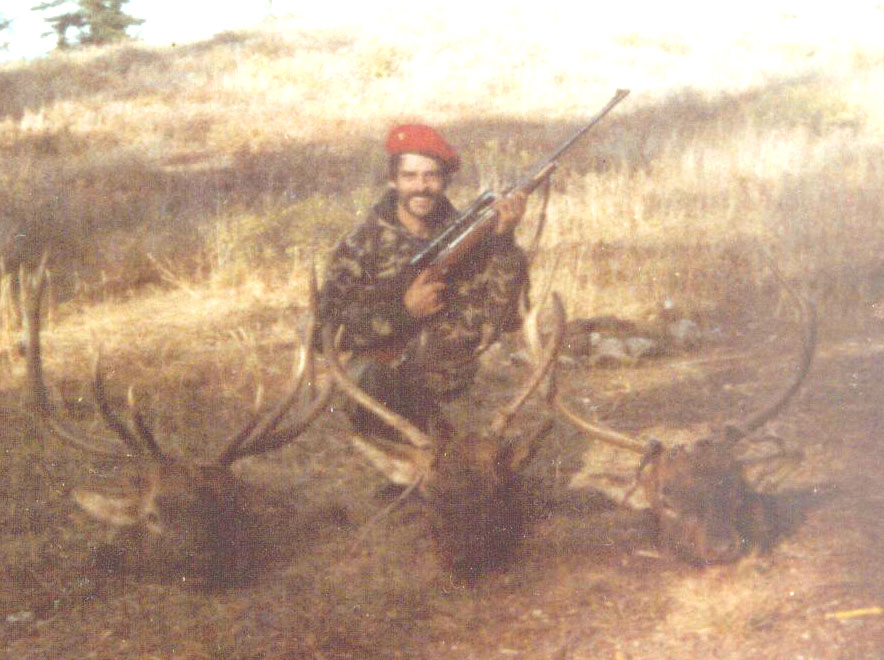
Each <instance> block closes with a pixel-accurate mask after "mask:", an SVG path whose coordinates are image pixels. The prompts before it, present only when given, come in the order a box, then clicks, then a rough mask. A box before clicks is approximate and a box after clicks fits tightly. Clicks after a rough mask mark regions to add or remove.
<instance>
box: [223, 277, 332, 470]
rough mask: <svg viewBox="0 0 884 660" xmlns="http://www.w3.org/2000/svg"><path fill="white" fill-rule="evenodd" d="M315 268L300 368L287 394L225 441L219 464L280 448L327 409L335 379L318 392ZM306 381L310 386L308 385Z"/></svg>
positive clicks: (299, 363) (299, 361)
mask: <svg viewBox="0 0 884 660" xmlns="http://www.w3.org/2000/svg"><path fill="white" fill-rule="evenodd" d="M316 289H317V287H316V268H315V266H311V268H310V281H309V309H310V322H309V323H308V324H307V330H306V338H305V339H304V342H303V343H302V346H301V351H300V358H299V360H298V363H297V368H296V369H295V371H294V374H293V376H292V383H291V385H290V386H289V388H288V392H287V394H286V396H285V398H284V399H283V400H282V401H280V402H279V403H278V404H277V405H276V407H275V408H273V409H272V410H271V411H270V412H269V413H267V414H266V415H264V416H263V417H259V416H256V417H255V418H253V419H252V420H250V421H249V422H248V423H247V424H246V425H245V426H244V427H243V428H242V429H240V430H239V431H238V432H237V433H235V434H233V435H232V436H231V437H230V438H229V439H228V440H227V442H226V446H225V449H224V450H223V451H222V453H221V455H220V456H219V457H218V461H217V462H218V463H219V464H220V465H230V464H231V463H233V462H234V461H236V460H238V459H240V458H243V457H245V456H254V455H257V454H262V453H264V452H267V451H271V450H273V449H278V448H279V447H282V446H283V445H285V444H287V443H288V442H291V441H292V440H293V439H294V438H296V437H297V436H299V435H300V434H301V433H303V432H304V430H305V429H306V428H307V426H309V425H310V423H311V422H312V421H313V420H314V419H315V418H316V417H317V416H318V415H319V414H320V413H321V412H322V411H323V410H324V409H325V407H326V405H327V404H328V401H329V398H330V397H331V394H332V391H333V389H334V379H332V378H327V379H326V381H325V383H324V384H323V386H322V387H321V388H320V389H319V391H318V392H316V391H314V389H315V388H314V382H313V380H314V376H315V373H316V369H315V364H314V346H313V344H314V335H315V334H316V318H317V301H316V299H317V293H316ZM305 385H306V386H307V387H306V388H305ZM305 389H306V390H307V393H306V394H307V397H308V400H307V401H306V402H304V403H302V404H301V406H300V407H299V408H298V414H296V415H295V419H294V420H292V421H291V422H289V423H287V424H285V425H284V426H282V427H281V428H280V427H279V424H280V422H282V420H283V418H284V417H285V416H286V415H287V414H288V413H289V412H290V411H291V409H292V408H293V407H294V406H295V403H296V402H297V401H298V399H300V398H303V397H302V395H303V394H304V393H305V392H304V390H305Z"/></svg>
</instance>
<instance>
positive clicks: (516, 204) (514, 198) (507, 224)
mask: <svg viewBox="0 0 884 660" xmlns="http://www.w3.org/2000/svg"><path fill="white" fill-rule="evenodd" d="M527 202H528V196H527V195H526V194H525V193H523V192H522V191H520V190H517V191H516V192H514V193H511V194H509V195H507V196H505V197H501V198H500V199H498V200H497V201H496V202H494V208H495V209H497V226H496V227H495V228H494V233H495V234H506V233H507V232H510V231H512V230H513V229H515V227H516V225H517V224H519V222H521V220H522V216H524V215H525V206H526V205H527Z"/></svg>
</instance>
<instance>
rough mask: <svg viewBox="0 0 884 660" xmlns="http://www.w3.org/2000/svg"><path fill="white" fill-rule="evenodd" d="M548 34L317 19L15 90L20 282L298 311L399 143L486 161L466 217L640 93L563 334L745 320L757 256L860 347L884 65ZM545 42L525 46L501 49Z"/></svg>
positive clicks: (49, 64) (21, 82)
mask: <svg viewBox="0 0 884 660" xmlns="http://www.w3.org/2000/svg"><path fill="white" fill-rule="evenodd" d="M561 11H562V10H558V9H554V10H552V13H551V14H550V16H553V15H559V14H560V13H561ZM556 12H558V13H556ZM550 16H546V17H544V18H542V19H541V18H539V17H538V16H536V15H534V14H533V13H531V12H530V11H528V10H525V9H514V10H513V12H512V15H510V16H508V17H507V18H506V20H505V21H500V17H499V16H498V17H496V18H497V19H498V20H497V21H496V22H497V23H501V22H502V23H503V25H501V26H500V27H499V28H498V29H499V30H500V34H497V33H496V32H495V35H496V36H497V37H498V38H496V39H494V40H490V41H493V44H494V47H487V48H484V49H482V48H479V47H477V45H476V42H475V41H474V36H476V35H474V34H473V32H472V30H474V29H478V28H475V27H474V26H468V27H466V28H465V29H461V30H460V31H459V32H458V33H457V34H458V36H457V37H455V38H454V41H453V42H452V40H451V36H450V33H445V32H444V31H439V27H440V25H444V24H445V23H444V21H447V20H448V19H446V18H445V17H444V16H443V15H441V14H440V15H438V16H435V17H434V20H435V21H436V22H435V23H432V25H433V26H434V27H433V28H432V29H431V28H429V27H427V28H418V29H411V30H408V31H396V30H395V29H394V27H393V26H387V28H386V29H385V30H376V29H364V30H362V31H360V32H354V31H350V30H348V29H346V28H341V27H337V28H335V27H330V25H331V24H330V23H327V22H326V23H323V22H322V21H323V19H321V18H315V19H314V22H313V23H312V24H311V23H310V21H309V20H307V19H306V18H305V17H300V18H299V19H298V21H299V22H289V23H285V22H279V23H277V24H274V25H270V26H268V27H267V28H266V29H264V30H263V31H257V32H251V33H246V32H236V33H233V32H232V33H224V34H221V35H218V36H217V37H215V38H214V39H212V40H210V41H208V42H204V43H201V44H194V45H189V46H183V47H179V48H177V49H175V50H163V49H158V48H151V47H146V46H139V45H124V46H118V47H113V48H108V49H103V50H86V51H83V52H74V53H68V54H63V55H53V56H51V57H48V58H45V59H42V60H38V61H35V62H33V63H30V64H19V65H6V66H4V67H3V68H2V69H0V78H2V79H3V81H4V83H5V84H6V86H7V88H8V89H10V90H11V93H10V94H7V95H4V99H3V101H2V105H0V117H4V119H3V120H2V121H0V146H2V149H3V152H4V160H3V164H2V166H0V184H2V186H0V189H2V190H3V193H2V195H3V202H4V204H3V209H4V210H3V213H4V214H5V222H7V223H9V224H10V225H12V226H16V227H20V228H22V229H23V231H21V232H19V234H20V236H19V238H17V239H10V240H9V241H7V245H5V246H4V254H5V256H6V257H7V260H8V261H9V263H10V264H11V265H12V266H13V267H14V266H16V265H17V263H18V262H19V261H20V260H22V259H24V260H26V261H31V260H33V259H34V258H35V255H36V254H39V253H40V252H41V251H42V250H43V249H45V248H47V247H48V248H49V249H50V250H51V251H52V252H53V253H54V255H55V258H56V260H57V264H58V267H57V269H56V270H57V271H59V272H58V273H57V275H58V284H59V290H60V291H62V292H63V293H62V295H63V296H67V295H70V293H72V292H74V293H78V294H80V295H83V296H86V297H89V298H91V299H95V298H96V297H97V298H99V299H101V298H104V297H107V296H108V295H111V296H119V295H121V294H124V293H125V292H126V291H128V290H131V289H137V288H142V287H144V286H146V285H154V286H167V285H169V284H181V285H186V286H188V287H195V286H203V285H210V286H213V287H218V286H221V287H224V286H238V285H240V284H243V283H244V282H247V281H249V280H255V279H258V280H261V281H263V282H264V283H265V285H266V286H268V288H269V287H273V286H276V285H282V284H284V283H285V281H286V280H287V279H288V277H289V273H290V272H291V269H292V268H293V265H292V264H293V263H295V264H298V263H299V262H302V261H303V260H304V256H305V255H314V254H317V253H319V254H323V253H325V252H326V251H327V250H328V248H329V247H330V246H331V245H332V244H333V242H334V240H335V239H336V237H337V236H339V235H340V233H341V232H342V231H343V230H344V229H345V228H346V227H347V226H350V225H351V224H352V222H353V218H355V217H356V216H357V215H358V214H359V213H360V212H362V211H364V209H365V207H366V206H367V205H368V204H370V203H371V200H372V198H373V197H374V196H376V194H377V190H378V186H379V184H380V182H381V180H382V178H383V171H384V163H383V159H382V157H381V154H379V153H378V152H379V149H378V144H379V142H380V138H381V136H382V133H383V131H384V129H385V127H386V126H387V125H389V124H390V123H392V122H394V121H399V120H403V119H415V118H420V119H424V120H427V121H431V122H434V123H436V124H439V125H441V126H443V127H444V128H445V130H446V132H447V133H448V135H449V137H450V138H451V139H452V140H453V141H454V142H455V143H456V144H458V145H459V146H460V147H461V148H462V150H463V153H464V156H465V158H466V166H465V168H464V171H463V173H462V174H461V176H460V178H459V183H458V185H457V186H456V188H455V189H454V190H453V193H454V196H455V198H456V199H457V201H459V202H465V201H467V200H468V199H469V198H470V197H471V196H472V195H473V194H475V192H477V191H478V190H479V189H480V188H481V187H484V186H487V185H500V184H501V183H505V182H506V181H508V180H511V179H512V178H513V177H514V176H515V175H516V174H518V173H519V172H520V171H521V170H522V168H523V167H524V166H525V165H527V164H528V163H530V162H532V161H533V159H535V158H536V157H538V156H539V155H540V154H541V153H542V152H543V151H544V150H545V149H549V148H550V147H551V146H552V145H554V144H555V143H556V142H558V141H560V140H561V139H562V138H563V137H564V136H566V135H568V134H570V131H571V130H573V128H574V127H575V126H577V125H578V122H579V121H580V120H581V119H582V118H584V117H586V116H587V115H588V114H589V113H590V112H591V111H592V110H593V109H594V108H596V107H598V106H600V105H601V103H602V102H603V101H604V100H605V99H606V98H608V96H609V95H610V94H611V92H612V91H613V89H614V88H615V87H619V86H625V85H627V84H628V85H629V86H631V87H632V88H633V90H634V92H633V95H632V96H631V97H630V98H629V99H628V100H627V101H626V102H625V103H624V104H623V105H622V106H621V107H620V108H618V109H617V110H616V111H615V113H614V114H613V115H612V117H610V118H609V119H608V120H606V122H605V124H603V125H602V126H600V127H599V129H598V130H597V131H595V133H594V134H593V136H592V138H591V139H590V140H588V141H587V143H586V144H584V145H582V146H581V147H580V148H578V149H577V151H576V153H574V154H572V155H569V156H568V157H567V159H566V160H565V161H564V163H563V169H562V171H561V173H560V174H559V176H558V178H557V184H556V194H555V196H554V198H553V203H552V206H551V214H550V215H551V220H550V226H549V228H548V229H547V232H546V235H545V237H544V240H543V244H542V245H543V250H542V252H541V254H540V255H539V262H540V263H539V267H538V269H537V270H538V276H537V278H538V279H539V280H543V279H544V278H545V277H547V276H551V271H552V264H553V263H556V264H558V268H557V270H556V272H555V275H554V276H555V279H556V287H557V288H558V289H560V290H562V291H563V292H565V294H566V296H567V298H568V303H569V312H571V313H572V314H579V315H586V314H592V313H604V312H610V311H617V312H620V313H624V314H628V315H635V314H646V313H648V312H649V311H650V310H653V309H654V308H655V307H656V306H657V305H659V303H660V302H661V301H662V300H663V299H667V298H668V299H674V301H675V302H677V303H679V304H680V305H681V306H682V307H685V308H687V309H688V310H689V311H695V312H700V313H708V312H709V311H710V310H712V309H715V308H719V307H721V306H727V305H731V304H734V302H735V301H736V302H739V301H740V300H742V299H744V298H746V297H751V296H752V295H753V290H755V289H757V288H758V287H759V286H760V285H761V284H762V283H763V282H765V281H767V279H768V276H767V275H766V274H765V273H764V272H763V268H762V266H761V265H760V263H759V260H758V259H757V258H756V257H755V256H753V255H752V254H751V248H750V247H749V246H750V245H751V244H752V242H753V241H756V240H758V241H760V242H761V243H762V244H763V245H765V246H766V247H767V248H768V249H769V250H770V251H772V252H773V253H774V254H775V255H776V256H777V258H778V260H779V261H780V262H781V264H782V267H783V268H784V269H785V270H786V271H787V273H788V274H789V275H790V276H792V277H794V278H797V279H801V280H804V281H806V282H809V283H810V284H811V286H813V287H814V288H815V289H816V290H817V292H818V295H819V298H820V299H821V303H822V304H823V305H824V306H827V307H828V308H829V309H831V310H832V311H833V312H835V313H837V314H838V316H839V317H845V316H846V317H848V318H849V319H850V320H852V321H855V322H859V323H862V322H864V320H865V316H866V312H867V311H868V310H867V308H868V306H869V305H871V304H873V303H875V302H877V301H878V299H879V298H880V297H882V296H884V271H882V267H881V265H880V259H879V255H880V254H881V252H882V249H881V248H882V246H881V239H880V232H879V231H877V225H878V221H879V218H880V216H881V213H882V208H881V206H882V202H881V199H880V195H879V194H878V191H880V190H881V189H882V184H884V181H882V178H884V173H882V167H881V165H880V163H881V162H882V153H881V151H882V150H881V147H880V137H881V134H882V123H881V119H880V117H881V116H882V113H881V112H880V109H881V105H882V103H884V99H882V98H881V96H880V94H879V93H877V92H876V91H875V90H878V89H881V88H882V84H881V83H882V80H881V76H882V74H881V70H882V69H881V66H880V64H881V62H882V58H884V54H882V53H881V51H880V50H876V49H875V48H874V47H873V46H868V45H857V46H854V47H848V48H844V47H843V45H841V44H834V43H827V42H819V41H817V42H814V41H813V40H812V39H811V38H810V37H807V36H806V35H804V36H802V35H801V34H797V33H796V34H791V33H788V32H784V34H783V36H782V37H781V38H780V39H773V40H770V41H759V42H752V41H749V40H747V39H746V37H745V36H744V35H743V34H741V33H740V32H739V31H738V30H736V28H735V30H734V31H733V33H732V34H726V35H725V36H724V37H723V38H722V40H721V42H720V43H712V42H710V41H707V42H693V41H691V40H690V38H689V37H686V36H685V37H682V36H678V34H677V33H667V32H666V30H665V29H664V28H662V27H661V28H659V29H657V30H655V29H650V28H649V29H648V30H647V31H645V32H642V33H639V32H625V33H618V32H616V31H614V32H611V33H604V31H600V30H598V29H597V28H593V29H594V30H596V32H598V33H596V32H592V33H591V38H587V32H586V29H585V26H584V27H581V28H579V29H578V26H576V25H575V26H573V27H569V28H565V27H563V26H567V25H569V23H568V21H564V22H557V21H555V20H553V19H552V18H550ZM560 17H561V16H560ZM353 20H354V21H355V20H356V19H355V18H354V19H353ZM397 20H398V19H397ZM439 21H443V23H439ZM427 25H430V23H428V24H427ZM529 25H530V26H531V30H527V31H526V32H524V33H523V32H519V34H520V39H519V41H518V42H517V43H516V42H512V41H507V40H506V39H505V38H503V36H501V35H503V34H508V33H509V32H508V31H507V30H508V29H509V30H513V29H515V28H516V27H519V26H521V27H527V26H529ZM525 33H527V34H528V35H529V37H528V41H525V39H524V38H523V36H524V34H525ZM393 34H395V35H396V38H395V39H394V38H393V37H392V35H393ZM446 34H447V35H448V36H444V35H446ZM403 35H407V36H403ZM553 36H554V37H555V38H554V39H551V38H552V37H553ZM486 41H489V40H486ZM552 43H555V44H556V47H555V48H553V47H552V46H551V45H550V44H552ZM661 71H666V72H668V73H669V74H670V75H669V76H668V77H666V78H665V80H666V83H665V84H661V82H660V80H661V78H660V76H659V73H660V72H661ZM673 72H678V73H679V74H681V73H688V72H690V77H687V78H684V79H680V78H678V77H677V76H675V77H674V76H672V75H671V74H672V73H673ZM750 74H751V75H750ZM688 84H690V87H687V85H688ZM529 231H530V227H527V228H526V231H525V233H526V234H527V233H529ZM158 264H159V266H158ZM735 282H740V283H741V286H739V287H736V288H735V287H734V286H733V285H734V283H735Z"/></svg>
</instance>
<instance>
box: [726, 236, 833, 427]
mask: <svg viewBox="0 0 884 660" xmlns="http://www.w3.org/2000/svg"><path fill="white" fill-rule="evenodd" d="M762 254H763V255H764V257H765V260H766V261H767V265H768V267H769V268H770V269H771V271H772V272H773V274H774V277H775V278H776V279H777V281H778V282H779V283H780V286H782V287H783V288H784V289H785V290H786V292H787V293H788V294H789V296H790V297H791V298H792V300H793V301H794V302H795V305H796V306H797V307H798V314H799V316H800V320H801V321H802V339H803V341H802V345H801V361H800V362H799V363H798V370H797V371H796V373H795V377H794V378H793V379H792V382H791V383H790V384H789V386H788V387H787V388H786V389H785V390H784V391H783V392H782V393H781V394H779V395H778V396H776V397H774V399H773V401H771V402H770V403H769V404H768V405H767V406H765V407H764V408H762V409H761V410H760V411H758V412H757V413H755V414H754V415H752V416H751V417H749V418H748V419H746V420H744V421H742V422H731V423H729V424H726V425H725V436H726V439H727V441H728V442H729V443H731V444H733V443H736V442H737V441H739V440H741V439H743V438H745V437H746V436H747V435H749V434H751V433H753V432H755V431H757V430H758V429H759V428H761V427H762V426H764V425H765V424H766V423H767V422H769V421H770V420H771V419H773V418H774V417H776V416H777V415H779V414H780V412H781V411H782V410H783V408H785V407H786V404H787V403H789V401H790V399H791V398H792V397H793V396H794V395H795V393H796V392H797V391H798V389H799V388H800V387H801V383H803V382H804V379H805V378H807V374H808V372H809V371H810V364H811V362H812V361H813V355H814V352H815V351H816V339H817V314H816V307H815V306H814V305H813V304H811V303H810V301H808V300H807V299H806V298H804V297H803V296H802V295H800V294H799V293H798V292H797V291H796V290H795V288H794V287H793V286H792V285H791V284H789V282H787V281H786V279H785V278H784V277H783V275H782V273H780V271H779V269H778V268H777V267H776V264H775V263H774V262H773V260H772V259H771V258H770V257H769V256H767V254H766V253H764V252H762Z"/></svg>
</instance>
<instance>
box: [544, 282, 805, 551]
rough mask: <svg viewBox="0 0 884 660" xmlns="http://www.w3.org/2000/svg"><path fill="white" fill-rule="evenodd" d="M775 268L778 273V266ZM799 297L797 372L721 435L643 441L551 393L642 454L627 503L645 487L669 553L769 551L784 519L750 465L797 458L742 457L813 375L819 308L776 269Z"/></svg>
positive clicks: (599, 435)
mask: <svg viewBox="0 0 884 660" xmlns="http://www.w3.org/2000/svg"><path fill="white" fill-rule="evenodd" d="M775 273H776V271H775ZM776 275H777V278H778V279H779V280H780V282H781V284H782V285H783V286H784V287H785V288H786V290H787V292H788V293H789V294H790V296H791V297H792V299H793V300H794V301H795V302H796V304H797V306H798V309H799V312H800V315H801V317H802V319H803V324H802V328H803V332H802V334H803V342H802V348H801V358H800V363H799V365H798V368H797V370H796V374H795V377H794V378H793V380H792V382H791V383H790V384H789V385H788V387H786V389H785V390H784V391H783V392H781V393H779V394H778V395H777V396H776V397H775V398H774V399H773V401H772V402H770V403H769V405H767V406H765V407H764V408H763V409H762V410H761V411H759V412H758V413H756V414H755V415H753V416H751V417H750V418H748V419H746V420H744V421H742V422H734V423H730V424H727V425H725V427H724V429H723V431H722V432H721V433H719V434H718V435H715V436H712V437H709V438H704V439H702V440H699V441H698V442H696V443H694V444H693V445H692V446H673V447H670V448H666V447H664V446H663V445H662V444H661V443H659V442H657V441H651V442H642V441H640V440H637V439H635V438H632V437H630V436H628V435H625V434H623V433H619V432H617V431H615V430H613V429H610V428H607V427H605V426H602V425H599V424H596V423H590V422H588V421H586V420H585V419H583V418H582V417H580V416H579V415H578V414H577V413H575V412H574V411H573V410H571V408H569V407H568V406H567V405H566V404H565V402H564V400H563V399H562V397H561V396H559V395H557V394H556V393H555V392H554V391H553V392H552V393H551V401H552V403H553V405H554V406H555V407H556V408H557V409H558V410H559V411H560V412H562V413H563V414H564V415H565V417H566V418H568V419H569V420H570V421H571V422H573V423H574V424H575V425H577V426H578V427H579V428H581V429H582V430H584V431H586V432H587V433H588V434H589V435H590V436H592V437H594V438H596V439H599V440H601V441H603V442H606V443H608V444H611V445H614V446H616V447H620V448H622V449H626V450H628V451H631V452H633V453H637V454H640V455H641V457H642V458H641V461H640V463H639V466H638V470H637V472H636V481H635V484H634V485H633V487H632V488H631V489H630V491H629V493H628V494H627V496H626V498H625V499H624V504H629V501H630V500H631V498H632V494H633V493H634V492H635V490H637V489H641V491H642V492H643V493H644V495H645V498H646V500H647V503H648V508H649V510H650V512H651V513H652V515H653V517H654V520H655V521H656V524H657V531H658V543H659V545H660V546H661V547H662V548H663V549H664V550H666V551H668V552H671V553H672V554H674V555H676V556H678V557H680V558H682V559H684V560H686V561H689V562H691V563H695V564H704V565H705V564H716V563H727V562H733V561H736V560H737V559H739V558H740V557H741V556H743V555H744V554H745V553H746V552H747V551H748V550H749V549H751V548H753V547H754V548H759V549H766V548H767V547H768V546H769V545H770V543H771V542H772V541H773V540H774V537H775V536H776V534H777V532H778V530H779V525H778V521H777V519H776V518H777V516H776V512H775V510H774V509H773V507H772V506H771V500H770V497H769V496H766V495H765V494H763V493H761V492H759V491H758V490H757V488H758V483H757V481H756V482H753V480H751V479H750V478H749V476H748V473H747V468H748V467H749V465H750V464H755V463H767V464H772V462H773V461H776V460H780V459H785V458H796V457H800V455H799V456H796V454H797V452H791V455H790V453H789V452H787V451H786V450H785V448H784V447H782V444H781V443H780V445H779V446H778V451H776V452H774V453H771V454H769V455H767V456H764V457H762V458H753V459H749V458H741V454H742V452H741V450H742V449H743V447H741V446H740V445H741V443H743V442H752V441H753V439H752V438H751V436H752V434H753V433H754V432H755V431H757V430H758V429H760V428H761V427H762V426H763V425H764V424H765V423H767V422H768V421H770V420H771V419H773V418H774V417H775V416H776V415H778V414H779V413H780V412H781V411H782V410H783V408H785V406H786V404H787V403H788V402H789V400H790V399H791V398H792V396H793V395H794V394H795V393H796V392H797V391H798V389H799V387H800V386H801V383H802V382H803V381H804V379H805V378H806V376H807V373H808V371H809V369H810V364H811V361H812V359H813V354H814V350H815V346H816V313H815V310H814V308H813V307H812V306H811V305H810V304H809V303H807V302H806V301H805V300H804V299H803V298H801V297H800V296H799V295H798V294H797V293H796V292H795V291H794V289H792V288H791V287H790V286H789V285H788V284H787V283H786V282H785V281H784V280H783V279H782V278H781V277H780V276H779V274H778V273H776Z"/></svg>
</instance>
